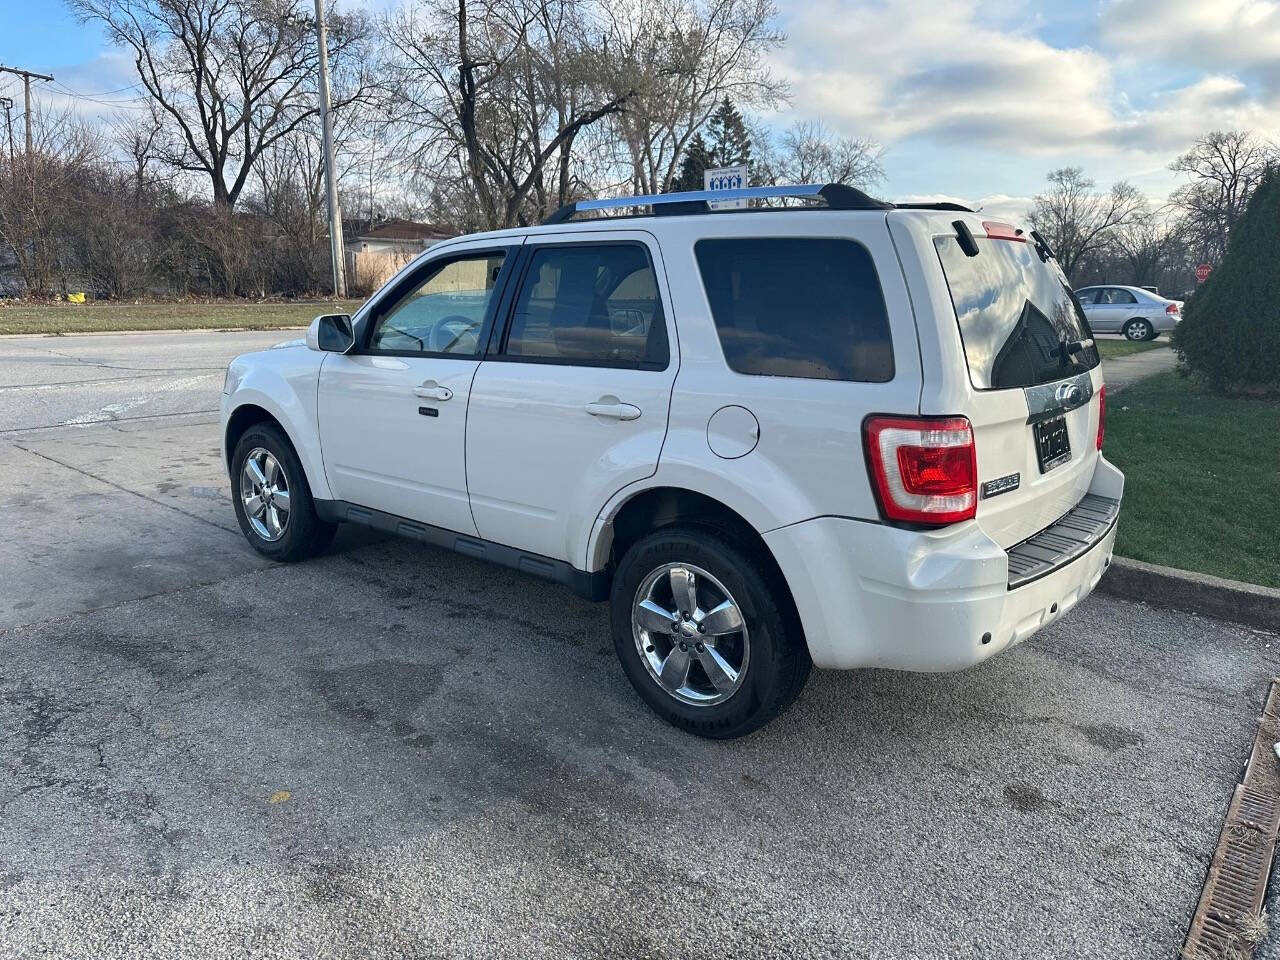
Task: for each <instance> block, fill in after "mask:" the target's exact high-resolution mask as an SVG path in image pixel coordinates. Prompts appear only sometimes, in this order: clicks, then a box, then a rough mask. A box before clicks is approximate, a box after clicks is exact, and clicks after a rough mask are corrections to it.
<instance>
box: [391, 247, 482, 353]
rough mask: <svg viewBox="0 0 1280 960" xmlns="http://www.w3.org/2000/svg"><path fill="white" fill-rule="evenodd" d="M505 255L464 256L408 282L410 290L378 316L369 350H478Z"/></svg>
mask: <svg viewBox="0 0 1280 960" xmlns="http://www.w3.org/2000/svg"><path fill="white" fill-rule="evenodd" d="M502 261H503V255H502V254H501V253H486V254H482V255H479V256H475V257H464V258H461V259H458V260H450V261H449V262H447V263H445V264H443V265H442V266H439V267H437V268H435V269H434V270H430V271H429V272H428V275H427V276H426V277H425V278H422V279H417V280H412V281H410V284H411V285H410V289H409V291H408V292H407V293H406V294H405V295H404V296H403V297H401V298H400V299H399V301H398V302H397V303H396V304H395V306H393V307H392V308H391V309H390V310H388V311H387V312H385V313H383V314H382V316H380V317H379V318H378V321H377V323H376V325H375V326H374V328H373V333H372V335H371V336H370V338H369V349H370V350H372V351H376V352H379V353H401V352H408V353H425V354H445V355H456V356H464V357H473V356H476V355H478V354H479V353H480V352H481V350H482V347H481V345H480V330H481V328H482V327H483V326H484V318H485V315H486V314H487V312H488V310H489V301H490V300H491V299H492V297H493V291H494V285H495V284H496V283H497V281H498V274H499V273H501V272H502Z"/></svg>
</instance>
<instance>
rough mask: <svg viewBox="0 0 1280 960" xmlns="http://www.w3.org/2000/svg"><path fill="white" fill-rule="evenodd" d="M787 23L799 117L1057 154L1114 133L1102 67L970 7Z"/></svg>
mask: <svg viewBox="0 0 1280 960" xmlns="http://www.w3.org/2000/svg"><path fill="white" fill-rule="evenodd" d="M785 19H786V25H787V30H788V33H789V35H790V41H789V42H788V44H787V46H786V48H785V49H784V50H783V51H782V52H781V53H780V55H779V56H778V58H777V65H778V67H779V71H780V72H781V73H782V74H784V75H785V76H787V77H788V78H789V79H790V80H791V82H792V88H793V92H794V102H795V104H796V112H797V113H803V114H807V115H811V116H821V117H823V118H824V119H826V120H828V122H831V123H832V124H833V125H837V126H839V127H842V128H845V129H847V130H849V131H850V132H853V131H856V132H860V133H865V134H869V135H871V136H873V137H876V138H877V139H879V140H883V141H893V140H899V139H902V138H905V137H910V136H915V135H922V134H923V135H931V136H937V137H946V138H949V139H958V140H962V141H968V142H969V143H971V144H977V145H981V146H985V147H1011V148H1014V149H1017V150H1019V151H1024V152H1029V153H1035V152H1040V153H1055V152H1060V151H1061V150H1062V148H1063V147H1064V146H1066V145H1069V144H1072V143H1087V142H1094V141H1096V140H1097V139H1098V138H1099V137H1100V136H1102V135H1103V134H1104V133H1105V132H1106V130H1107V129H1108V128H1109V126H1110V125H1111V123H1112V118H1113V111H1112V108H1111V105H1110V101H1111V89H1112V82H1111V66H1110V63H1109V62H1108V60H1107V59H1106V58H1105V57H1103V56H1101V55H1100V54H1098V53H1095V52H1094V51H1092V50H1088V49H1071V50H1062V49H1057V48H1055V47H1052V46H1050V45H1048V44H1046V43H1045V42H1044V41H1042V40H1040V39H1038V38H1036V37H1035V36H1033V35H1031V34H1030V33H1025V32H1019V31H1002V30H998V29H995V28H992V27H988V26H985V25H984V24H983V23H981V22H980V20H979V18H978V8H977V7H976V5H975V4H973V3H972V2H954V3H953V2H947V0H925V2H910V0H888V2H885V3H877V4H867V5H859V6H857V7H851V6H850V5H848V4H842V3H839V2H837V0H817V2H814V3H807V4H805V5H804V7H803V9H802V10H799V11H797V12H795V13H793V14H791V15H790V16H788V17H786V18H785Z"/></svg>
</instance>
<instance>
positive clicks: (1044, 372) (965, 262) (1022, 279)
mask: <svg viewBox="0 0 1280 960" xmlns="http://www.w3.org/2000/svg"><path fill="white" fill-rule="evenodd" d="M933 242H934V246H935V247H937V249H938V258H939V259H940V260H941V261H942V272H943V273H944V274H945V275H946V278H947V286H948V287H949V288H950V290H951V302H952V303H953V304H954V305H955V310H956V319H957V320H958V321H959V324H960V338H961V340H963V341H964V352H965V358H966V359H967V360H968V363H969V379H970V381H971V382H972V383H973V385H974V386H975V387H976V388H977V389H979V390H1003V389H1007V388H1009V387H1031V386H1035V385H1036V384H1040V383H1052V382H1053V381H1055V380H1062V379H1064V378H1066V377H1070V376H1074V375H1075V374H1077V373H1083V372H1084V371H1086V370H1092V369H1093V368H1094V367H1096V366H1097V365H1098V351H1097V348H1096V347H1094V346H1085V345H1084V344H1083V343H1082V341H1084V340H1088V339H1092V337H1093V334H1092V333H1091V332H1090V330H1089V324H1088V322H1087V321H1086V320H1085V318H1084V313H1083V311H1081V309H1080V308H1079V306H1077V304H1076V301H1075V299H1074V298H1073V297H1072V294H1071V288H1070V287H1068V286H1067V280H1066V277H1065V276H1064V275H1063V273H1062V270H1061V269H1060V268H1059V267H1058V264H1057V262H1056V261H1055V260H1053V259H1049V260H1042V259H1041V258H1040V254H1039V253H1037V251H1036V247H1035V245H1034V244H1030V243H1020V242H1017V241H1010V240H992V239H988V238H986V237H981V238H976V242H977V245H978V255H977V256H976V257H970V256H967V255H966V254H965V252H964V250H963V249H961V247H960V241H959V240H958V239H957V238H956V237H955V236H951V235H949V236H941V237H935V238H934V241H933Z"/></svg>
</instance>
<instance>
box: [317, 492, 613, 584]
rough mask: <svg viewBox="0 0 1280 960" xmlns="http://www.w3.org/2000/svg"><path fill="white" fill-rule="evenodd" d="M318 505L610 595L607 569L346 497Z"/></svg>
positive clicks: (325, 515)
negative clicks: (399, 514) (593, 568)
mask: <svg viewBox="0 0 1280 960" xmlns="http://www.w3.org/2000/svg"><path fill="white" fill-rule="evenodd" d="M315 505H316V513H318V514H319V515H320V519H322V520H325V521H327V522H328V523H344V522H345V523H355V524H359V525H360V526H362V527H370V528H371V529H374V530H378V531H380V532H382V533H391V534H394V535H395V536H397V537H404V538H405V539H407V540H418V541H420V542H422V543H429V544H431V546H433V547H442V548H444V549H445V550H452V551H453V552H454V553H461V554H463V555H464V556H468V557H471V558H473V559H475V560H484V561H487V562H489V563H496V564H497V565H498V566H500V567H509V568H511V569H512V570H519V571H520V572H521V573H527V574H530V575H532V576H535V577H539V578H541V579H543V580H550V581H551V582H552V583H562V584H564V585H565V586H566V587H568V588H569V589H570V590H572V591H573V592H574V593H576V594H577V595H578V596H580V597H582V598H584V599H586V600H597V601H598V600H606V599H608V597H609V574H608V571H606V570H599V571H597V572H595V573H588V572H587V571H586V570H579V569H578V568H577V567H575V566H573V565H572V564H569V563H566V562H565V561H563V560H552V559H551V558H550V557H544V556H542V555H540V554H536V553H527V552H525V551H524V550H517V549H516V548H515V547H508V546H507V545H506V544H503V543H494V542H493V541H492V540H483V539H481V538H480V537H472V536H468V535H467V534H465V533H457V532H456V531H453V530H446V529H444V528H443V527H435V526H432V525H431V524H429V523H419V522H418V521H416V520H406V519H405V518H404V517H397V516H396V515H395V514H392V513H384V512H383V511H381V510H374V509H373V508H371V507H362V506H359V505H358V504H354V503H348V502H347V501H345V500H316V501H315Z"/></svg>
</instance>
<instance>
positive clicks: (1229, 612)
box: [1098, 557, 1280, 633]
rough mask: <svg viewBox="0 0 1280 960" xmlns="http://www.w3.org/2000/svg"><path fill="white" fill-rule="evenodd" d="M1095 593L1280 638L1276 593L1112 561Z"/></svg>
mask: <svg viewBox="0 0 1280 960" xmlns="http://www.w3.org/2000/svg"><path fill="white" fill-rule="evenodd" d="M1098 589H1099V590H1101V591H1102V592H1103V593H1108V594H1110V595H1111V596H1113V597H1123V598H1124V599H1126V600H1141V601H1143V602H1144V603H1150V604H1153V605H1154V606H1158V607H1172V608H1173V609H1175V610H1188V611H1190V612H1192V613H1202V614H1204V615H1205V616H1208V617H1217V618H1218V619H1219V620H1231V621H1233V622H1235V623H1243V624H1245V625H1246V626H1250V627H1258V628H1260V629H1262V630H1272V631H1275V632H1278V633H1280V590H1276V589H1274V588H1272V587H1262V586H1259V585H1258V584H1256V583H1242V582H1241V581H1239V580H1226V579H1224V578H1222V577H1214V576H1210V575H1209V574H1207V573H1192V572H1191V571H1189V570H1176V569H1174V568H1173V567H1162V566H1159V565H1158V564H1154V563H1143V562H1142V561H1141V560H1130V559H1128V558H1127V557H1114V558H1112V561H1111V566H1110V568H1109V569H1108V570H1107V572H1106V575H1105V576H1103V578H1102V580H1101V581H1100V582H1099V583H1098Z"/></svg>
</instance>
